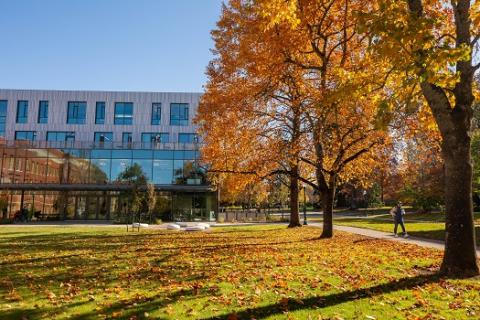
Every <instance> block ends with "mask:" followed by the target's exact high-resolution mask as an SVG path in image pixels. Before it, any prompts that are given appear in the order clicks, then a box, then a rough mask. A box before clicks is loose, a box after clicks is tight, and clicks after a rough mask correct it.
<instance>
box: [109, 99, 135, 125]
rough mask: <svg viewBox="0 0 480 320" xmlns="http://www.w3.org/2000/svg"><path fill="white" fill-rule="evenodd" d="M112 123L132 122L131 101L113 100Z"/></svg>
mask: <svg viewBox="0 0 480 320" xmlns="http://www.w3.org/2000/svg"><path fill="white" fill-rule="evenodd" d="M113 123H114V124H132V123H133V103H131V102H115V116H114V118H113Z"/></svg>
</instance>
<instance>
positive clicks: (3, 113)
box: [0, 100, 8, 137]
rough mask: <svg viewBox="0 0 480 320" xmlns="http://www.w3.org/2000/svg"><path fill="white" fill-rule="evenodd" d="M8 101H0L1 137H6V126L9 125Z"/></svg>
mask: <svg viewBox="0 0 480 320" xmlns="http://www.w3.org/2000/svg"><path fill="white" fill-rule="evenodd" d="M7 104H8V101H7V100H0V136H2V137H4V136H5V124H6V123H7Z"/></svg>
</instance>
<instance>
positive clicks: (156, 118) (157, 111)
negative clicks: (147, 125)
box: [152, 103, 162, 125]
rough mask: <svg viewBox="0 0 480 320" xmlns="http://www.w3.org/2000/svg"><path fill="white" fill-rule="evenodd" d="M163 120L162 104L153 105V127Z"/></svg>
mask: <svg viewBox="0 0 480 320" xmlns="http://www.w3.org/2000/svg"><path fill="white" fill-rule="evenodd" d="M161 120H162V104H161V103H152V125H157V124H160V122H161Z"/></svg>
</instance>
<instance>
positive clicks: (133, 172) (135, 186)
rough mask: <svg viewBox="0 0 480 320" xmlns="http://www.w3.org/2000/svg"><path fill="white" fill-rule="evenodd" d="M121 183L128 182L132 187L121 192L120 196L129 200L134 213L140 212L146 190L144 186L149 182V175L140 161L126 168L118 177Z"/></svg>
mask: <svg viewBox="0 0 480 320" xmlns="http://www.w3.org/2000/svg"><path fill="white" fill-rule="evenodd" d="M117 181H118V182H120V183H124V184H127V185H128V186H129V187H130V188H129V189H128V190H127V191H122V192H121V193H120V198H121V199H122V198H123V199H125V200H126V201H127V203H126V204H127V205H128V208H129V210H130V211H131V212H133V213H134V214H138V213H139V210H141V207H142V202H143V198H144V194H145V192H144V191H143V190H142V187H145V185H146V184H147V181H148V179H147V176H146V175H145V173H144V172H143V170H142V167H141V166H140V165H139V164H138V163H134V164H133V165H131V166H129V167H127V168H125V170H123V171H122V172H121V173H120V174H119V175H118V178H117Z"/></svg>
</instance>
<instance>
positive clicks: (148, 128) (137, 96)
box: [0, 89, 201, 142]
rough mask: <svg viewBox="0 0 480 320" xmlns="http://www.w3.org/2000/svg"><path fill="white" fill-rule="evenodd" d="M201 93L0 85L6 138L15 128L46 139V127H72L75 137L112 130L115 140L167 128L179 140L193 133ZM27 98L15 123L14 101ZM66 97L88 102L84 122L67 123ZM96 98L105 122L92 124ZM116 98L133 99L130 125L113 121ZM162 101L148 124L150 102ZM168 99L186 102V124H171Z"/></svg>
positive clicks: (85, 138) (87, 138)
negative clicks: (24, 116)
mask: <svg viewBox="0 0 480 320" xmlns="http://www.w3.org/2000/svg"><path fill="white" fill-rule="evenodd" d="M200 96H201V94H200V93H170V92H112V91H57V90H9V89H0V100H7V101H8V113H7V125H6V139H7V140H13V139H14V137H15V131H36V132H37V137H36V140H37V141H41V140H46V135H47V131H74V132H75V140H76V141H93V135H94V132H113V139H114V141H121V140H122V133H123V132H132V135H133V141H134V142H136V141H141V133H142V132H168V133H169V134H170V142H177V141H178V137H177V136H178V133H194V132H195V131H196V126H194V125H193V124H192V121H193V118H194V117H195V115H196V112H197V108H198V102H199V99H200ZM18 100H27V101H28V123H24V124H23V123H22V124H20V123H15V120H16V119H15V118H16V112H17V101H18ZM41 100H47V101H48V102H49V105H48V108H49V109H48V123H46V124H39V123H37V122H38V121H37V120H38V106H39V101H41ZM69 101H85V102H87V117H86V123H85V124H80V125H79V124H67V104H68V102H69ZM97 101H99V102H100V101H102V102H105V109H106V110H105V124H95V106H96V102H97ZM115 102H133V105H134V107H133V108H134V110H133V125H114V124H113V117H114V104H115ZM158 102H160V103H161V104H162V120H161V124H160V125H151V112H152V103H158ZM170 103H188V104H189V105H190V110H189V122H190V125H189V126H170Z"/></svg>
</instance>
